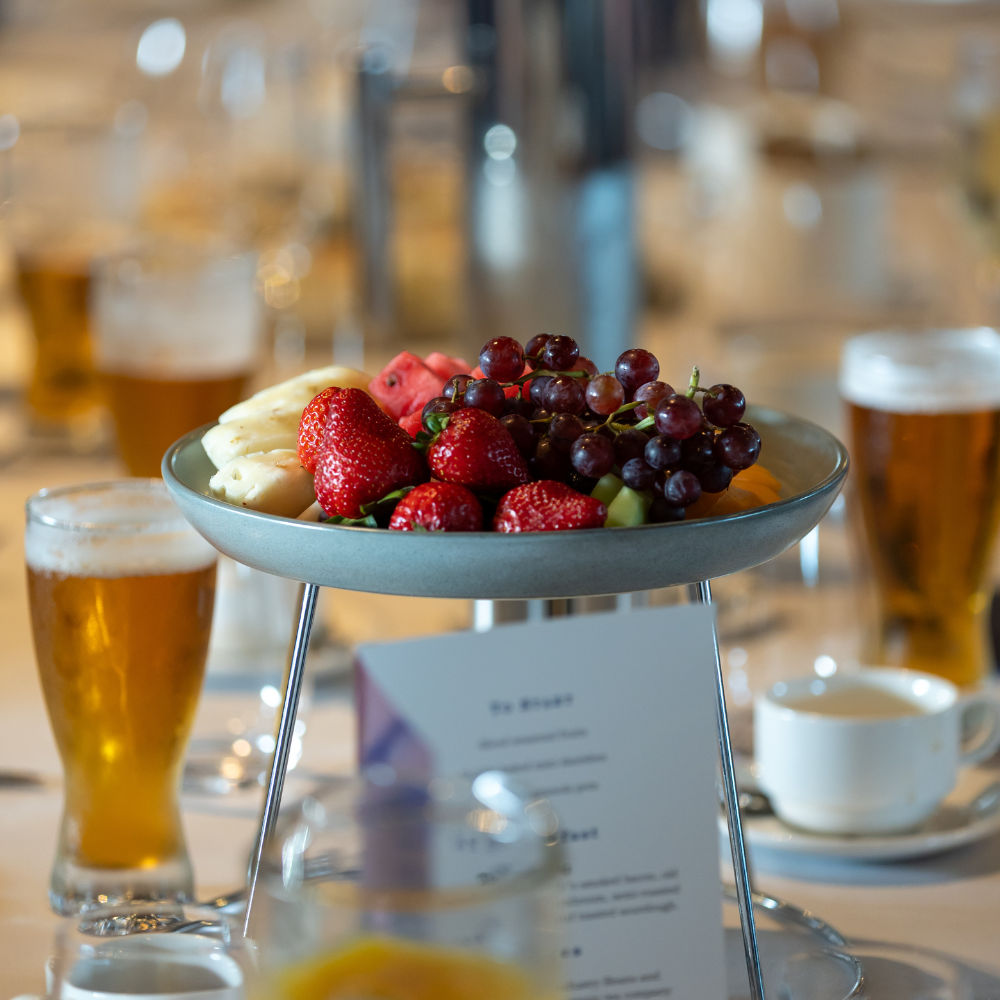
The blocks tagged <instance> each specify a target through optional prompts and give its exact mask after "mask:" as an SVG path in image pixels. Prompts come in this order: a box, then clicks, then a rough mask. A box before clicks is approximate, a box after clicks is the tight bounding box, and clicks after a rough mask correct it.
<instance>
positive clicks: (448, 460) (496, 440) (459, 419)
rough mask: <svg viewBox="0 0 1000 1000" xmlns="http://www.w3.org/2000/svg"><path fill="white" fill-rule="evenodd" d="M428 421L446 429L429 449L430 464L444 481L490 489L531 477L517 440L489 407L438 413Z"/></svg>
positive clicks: (477, 488)
mask: <svg viewBox="0 0 1000 1000" xmlns="http://www.w3.org/2000/svg"><path fill="white" fill-rule="evenodd" d="M427 420H428V422H430V421H432V420H433V421H435V422H436V426H439V427H441V428H442V429H441V430H440V431H439V432H438V433H437V434H436V436H435V437H434V440H433V441H432V442H431V444H430V446H429V447H428V449H427V463H428V464H429V465H430V467H431V471H432V472H433V473H434V475H435V476H436V477H437V478H438V479H440V480H442V481H443V482H446V483H459V484H461V485H462V486H468V487H469V488H470V489H473V490H484V491H487V492H489V491H498V490H509V489H511V487H514V486H518V485H519V484H521V483H526V482H528V480H529V479H530V478H531V475H530V474H529V472H528V466H527V465H526V464H525V461H524V458H523V457H522V456H521V453H520V452H519V451H518V450H517V445H516V444H515V443H514V439H513V438H512V437H511V436H510V434H509V433H508V431H507V429H506V428H505V427H504V426H503V424H501V423H500V421H499V420H497V418H496V417H494V416H491V415H490V414H489V413H487V412H486V411H485V410H479V409H475V408H473V407H470V408H467V409H463V410H459V411H458V412H457V413H451V414H445V413H441V414H436V413H435V414H431V415H429V416H428V418H427Z"/></svg>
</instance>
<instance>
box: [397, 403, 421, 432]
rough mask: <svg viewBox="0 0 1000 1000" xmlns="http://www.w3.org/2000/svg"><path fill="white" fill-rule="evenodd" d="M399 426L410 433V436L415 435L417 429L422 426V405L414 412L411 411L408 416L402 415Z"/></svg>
mask: <svg viewBox="0 0 1000 1000" xmlns="http://www.w3.org/2000/svg"><path fill="white" fill-rule="evenodd" d="M399 426H400V427H402V428H403V430H404V431H406V433H407V434H409V435H410V437H411V438H415V437H416V436H417V431H419V430H420V428H421V426H423V407H421V408H420V409H419V410H417V411H416V413H411V414H410V415H409V416H408V417H403V419H402V420H400V422H399Z"/></svg>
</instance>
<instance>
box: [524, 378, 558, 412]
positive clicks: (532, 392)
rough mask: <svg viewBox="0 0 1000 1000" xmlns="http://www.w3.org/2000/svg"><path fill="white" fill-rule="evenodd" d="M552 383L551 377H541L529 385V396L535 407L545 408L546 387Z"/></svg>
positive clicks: (534, 379)
mask: <svg viewBox="0 0 1000 1000" xmlns="http://www.w3.org/2000/svg"><path fill="white" fill-rule="evenodd" d="M551 381H552V376H551V375H539V376H538V378H533V379H532V380H531V381H530V382H529V383H528V385H530V386H531V388H530V389H529V390H528V396H529V397H530V399H531V401H532V402H533V403H534V404H535V406H538V407H543V406H545V387H546V386H547V385H548V384H549V383H550V382H551Z"/></svg>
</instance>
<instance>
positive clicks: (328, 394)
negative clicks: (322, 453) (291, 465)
mask: <svg viewBox="0 0 1000 1000" xmlns="http://www.w3.org/2000/svg"><path fill="white" fill-rule="evenodd" d="M338 392H340V388H339V386H336V385H331V386H330V388H329V389H324V390H323V391H322V392H320V393H318V394H317V395H315V396H313V398H312V400H310V402H309V404H308V405H307V406H306V408H305V409H304V410H303V411H302V419H301V420H300V421H299V445H298V448H299V462H300V463H301V464H302V468H304V469H305V470H306V471H307V472H315V471H316V459H317V458H318V457H319V450H320V448H321V447H322V445H323V431H324V429H325V428H326V406H327V403H329V402H330V400H331V399H332V398H333V397H334V396H335V395H336V394H337V393H338Z"/></svg>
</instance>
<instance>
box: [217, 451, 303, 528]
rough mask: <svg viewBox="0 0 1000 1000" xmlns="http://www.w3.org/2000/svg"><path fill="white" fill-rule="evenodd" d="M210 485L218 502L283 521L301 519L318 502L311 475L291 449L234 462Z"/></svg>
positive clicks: (219, 472) (246, 456)
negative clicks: (258, 512) (291, 518)
mask: <svg viewBox="0 0 1000 1000" xmlns="http://www.w3.org/2000/svg"><path fill="white" fill-rule="evenodd" d="M208 485H209V489H210V490H211V492H212V496H213V497H215V498H216V499H217V500H225V501H226V503H231V504H233V505H234V506H236V507H247V508H249V509H250V510H259V511H262V512H263V513H265V514H277V515H279V516H280V517H298V515H299V514H301V513H302V512H303V511H304V510H305V509H306V508H307V507H309V506H310V505H311V504H312V503H314V502H315V500H316V493H315V492H314V490H313V477H312V473H310V472H306V470H305V469H303V468H302V466H301V464H300V463H299V457H298V455H296V454H295V452H294V451H292V450H291V449H290V448H279V449H277V450H275V451H266V452H258V453H257V454H255V455H241V456H240V457H239V458H234V459H233V460H232V461H231V462H227V463H226V464H225V465H224V466H223V467H222V468H221V469H219V471H218V472H217V473H216V474H215V475H214V476H212V478H211V479H210V480H209V481H208Z"/></svg>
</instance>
